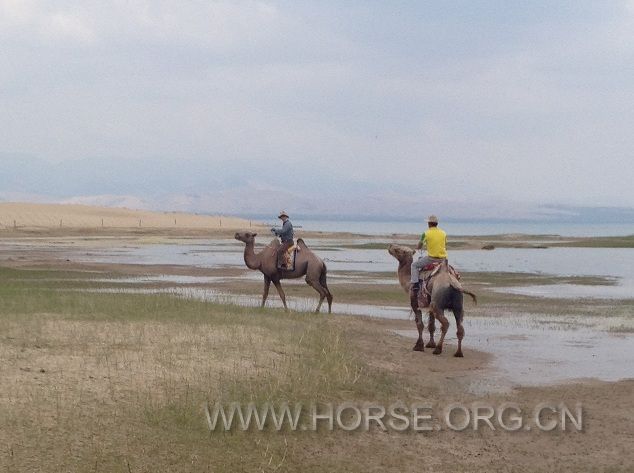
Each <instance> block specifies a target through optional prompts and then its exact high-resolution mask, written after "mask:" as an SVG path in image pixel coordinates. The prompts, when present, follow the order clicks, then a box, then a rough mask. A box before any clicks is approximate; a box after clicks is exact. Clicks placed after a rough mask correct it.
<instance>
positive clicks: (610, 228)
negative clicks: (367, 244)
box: [293, 219, 634, 237]
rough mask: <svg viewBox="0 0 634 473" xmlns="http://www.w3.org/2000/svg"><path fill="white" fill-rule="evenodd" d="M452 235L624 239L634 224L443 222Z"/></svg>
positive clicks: (348, 224) (406, 225) (365, 225)
mask: <svg viewBox="0 0 634 473" xmlns="http://www.w3.org/2000/svg"><path fill="white" fill-rule="evenodd" d="M293 224H295V225H301V226H302V228H303V229H304V230H311V231H323V232H350V233H359V234H364V235H391V234H393V233H403V234H419V233H422V232H423V231H424V230H425V229H426V227H427V224H426V223H425V222H414V221H412V222H371V221H331V220H302V219H295V220H293ZM441 226H442V228H443V229H444V230H445V231H446V232H447V233H448V234H449V235H457V236H464V235H470V236H473V235H506V234H516V233H521V234H526V235H561V236H578V237H590V236H623V235H634V223H623V224H620V223H617V224H614V223H609V224H585V223H579V224H578V223H565V224H557V223H515V222H512V223H500V222H496V223H464V222H462V223H461V222H441Z"/></svg>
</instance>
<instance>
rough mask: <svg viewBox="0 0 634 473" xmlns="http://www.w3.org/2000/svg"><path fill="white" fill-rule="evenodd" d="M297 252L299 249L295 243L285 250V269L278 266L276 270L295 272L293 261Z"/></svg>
mask: <svg viewBox="0 0 634 473" xmlns="http://www.w3.org/2000/svg"><path fill="white" fill-rule="evenodd" d="M298 251H299V247H298V246H297V243H294V244H293V246H291V247H290V248H289V249H288V250H286V254H285V255H284V257H285V259H286V267H285V268H281V267H279V266H278V268H277V269H281V270H282V271H295V259H296V257H297V252H298Z"/></svg>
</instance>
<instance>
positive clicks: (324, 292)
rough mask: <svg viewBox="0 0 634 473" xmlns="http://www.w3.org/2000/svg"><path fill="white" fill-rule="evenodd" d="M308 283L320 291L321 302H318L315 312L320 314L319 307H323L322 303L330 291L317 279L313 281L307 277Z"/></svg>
mask: <svg viewBox="0 0 634 473" xmlns="http://www.w3.org/2000/svg"><path fill="white" fill-rule="evenodd" d="M306 284H308V285H309V286H310V287H312V288H313V289H314V290H315V291H317V292H318V293H319V303H318V304H317V309H315V313H316V314H318V313H319V309H321V304H323V302H324V299H325V298H326V296H327V294H328V292H327V291H326V290H325V289H324V288H323V287H321V284H319V283H318V282H317V281H313V280H312V279H309V278H306Z"/></svg>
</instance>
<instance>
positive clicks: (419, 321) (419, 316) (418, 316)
mask: <svg viewBox="0 0 634 473" xmlns="http://www.w3.org/2000/svg"><path fill="white" fill-rule="evenodd" d="M409 302H410V305H411V306H412V310H413V311H414V320H415V321H416V329H417V330H418V340H416V345H414V348H413V350H414V351H425V342H424V341H423V329H424V328H425V325H424V324H423V313H422V312H421V310H420V309H419V308H418V297H417V296H416V294H415V293H414V292H413V291H410V293H409Z"/></svg>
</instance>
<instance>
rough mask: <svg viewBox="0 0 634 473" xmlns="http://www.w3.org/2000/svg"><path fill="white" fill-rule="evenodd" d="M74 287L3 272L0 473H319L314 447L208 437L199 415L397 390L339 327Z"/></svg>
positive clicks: (307, 439) (299, 440) (255, 435)
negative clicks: (216, 406) (237, 405)
mask: <svg viewBox="0 0 634 473" xmlns="http://www.w3.org/2000/svg"><path fill="white" fill-rule="evenodd" d="M79 276H81V275H78V274H75V273H65V274H61V273H59V272H55V273H54V274H51V273H50V272H45V271H33V272H32V271H20V270H7V269H0V282H1V284H0V300H1V302H2V303H1V304H0V360H2V363H1V364H0V371H1V373H0V374H1V376H2V380H3V383H2V385H1V386H0V444H2V445H5V446H6V448H5V450H4V451H2V452H0V468H2V469H3V470H6V471H242V470H245V471H298V470H299V469H300V468H301V469H303V470H304V471H311V470H315V471H316V470H318V469H319V470H321V469H322V468H323V464H320V462H319V461H318V460H317V459H313V460H312V461H311V460H308V461H307V460H306V455H305V453H306V449H307V448H308V449H310V448H311V442H313V441H314V435H317V434H312V433H306V434H305V435H299V436H298V435H293V436H291V437H289V436H288V435H286V434H285V433H284V432H281V433H278V432H269V431H265V432H246V433H245V432H231V433H213V434H210V432H209V431H208V429H207V426H206V424H205V418H204V415H203V406H204V405H205V403H213V402H215V401H222V402H229V401H242V402H255V403H263V402H265V401H272V402H278V401H279V402H282V401H291V402H305V403H309V402H322V401H323V402H334V401H337V400H343V399H346V400H349V399H362V400H381V399H387V398H388V397H389V396H390V395H395V386H398V385H399V383H395V382H394V379H393V378H392V376H391V375H390V373H388V372H385V371H381V370H377V369H373V370H369V369H368V368H367V365H366V364H365V362H364V361H363V360H362V359H360V358H359V356H358V355H357V354H356V352H355V351H354V349H353V347H352V345H351V341H350V339H349V335H348V333H346V331H345V330H344V328H343V326H342V325H340V324H337V323H336V322H334V321H333V320H332V319H331V318H328V317H325V316H313V315H311V316H309V315H307V314H298V313H285V312H283V311H279V310H267V309H264V310H261V309H253V308H242V307H237V306H229V305H222V304H210V303H205V302H202V301H197V300H191V299H186V298H182V297H173V296H171V295H168V294H152V295H148V294H109V293H94V292H87V291H82V290H77V289H82V288H85V287H86V285H89V286H90V287H93V283H91V282H90V281H89V280H86V281H76V279H77V278H78V277H79ZM84 276H86V275H84ZM52 280H56V281H52ZM344 441H345V440H344ZM334 458H335V457H333V459H334ZM333 461H334V460H333ZM337 461H338V462H339V463H338V465H339V467H341V465H344V464H345V463H346V462H345V460H344V461H343V462H342V461H341V458H339V460H337ZM333 467H334V465H333ZM348 469H355V468H354V466H350V467H349V468H348ZM359 469H361V467H359Z"/></svg>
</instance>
